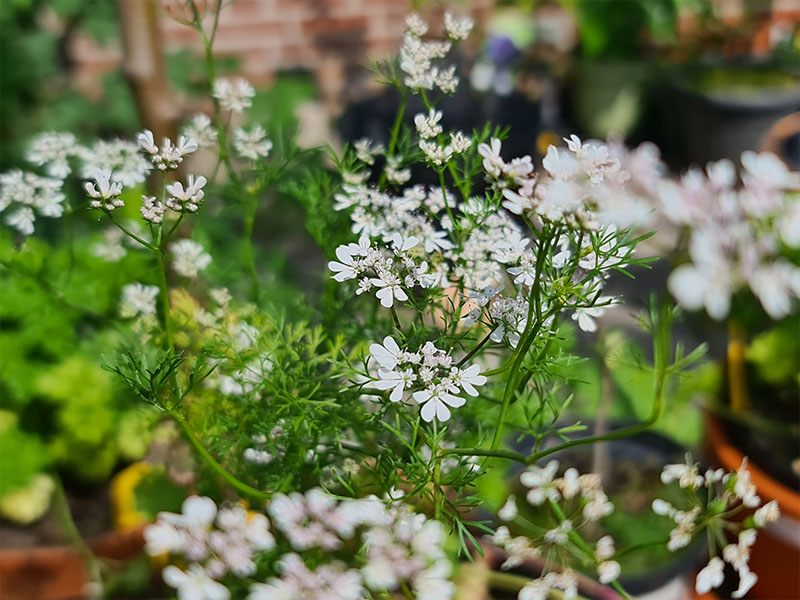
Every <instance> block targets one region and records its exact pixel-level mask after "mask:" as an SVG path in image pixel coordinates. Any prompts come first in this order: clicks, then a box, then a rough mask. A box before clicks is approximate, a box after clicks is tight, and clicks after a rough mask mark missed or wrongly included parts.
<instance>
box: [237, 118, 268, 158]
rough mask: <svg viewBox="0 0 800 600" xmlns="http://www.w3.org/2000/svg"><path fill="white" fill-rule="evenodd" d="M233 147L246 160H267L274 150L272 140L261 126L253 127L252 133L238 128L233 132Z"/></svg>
mask: <svg viewBox="0 0 800 600" xmlns="http://www.w3.org/2000/svg"><path fill="white" fill-rule="evenodd" d="M233 147H234V148H235V149H236V151H237V152H238V153H239V154H240V155H242V156H243V157H244V158H249V159H251V160H258V159H259V158H266V157H267V156H268V155H269V151H270V150H272V140H270V139H268V138H267V132H266V131H264V128H263V127H261V125H253V126H252V127H251V128H250V131H247V130H246V129H244V128H242V127H238V128H237V129H236V130H235V131H234V132H233Z"/></svg>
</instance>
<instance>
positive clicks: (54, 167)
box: [25, 132, 80, 179]
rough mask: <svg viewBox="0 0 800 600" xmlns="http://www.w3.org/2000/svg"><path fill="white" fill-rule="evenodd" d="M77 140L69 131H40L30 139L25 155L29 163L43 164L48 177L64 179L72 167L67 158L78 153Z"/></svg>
mask: <svg viewBox="0 0 800 600" xmlns="http://www.w3.org/2000/svg"><path fill="white" fill-rule="evenodd" d="M79 152H80V151H79V148H78V142H77V140H76V139H75V136H74V135H72V134H71V133H60V132H46V133H40V134H39V135H37V136H36V137H35V138H33V140H32V141H31V144H30V147H29V148H28V152H27V153H26V155H25V158H27V159H28V160H29V161H30V162H31V163H33V164H35V165H39V166H45V171H46V172H47V174H48V175H49V176H50V177H55V178H57V179H64V178H65V177H66V176H67V175H69V174H70V172H71V171H72V169H71V168H70V166H69V158H70V157H71V156H77V155H78V154H79Z"/></svg>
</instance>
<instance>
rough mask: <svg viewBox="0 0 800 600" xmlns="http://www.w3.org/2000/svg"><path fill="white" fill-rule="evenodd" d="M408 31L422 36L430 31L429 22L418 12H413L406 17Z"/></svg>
mask: <svg viewBox="0 0 800 600" xmlns="http://www.w3.org/2000/svg"><path fill="white" fill-rule="evenodd" d="M406 31H408V32H410V33H413V34H414V35H415V36H417V37H422V36H423V35H425V34H426V33H428V24H427V23H426V22H425V21H423V20H422V17H420V16H419V15H418V14H417V13H411V14H410V15H408V16H407V17H406Z"/></svg>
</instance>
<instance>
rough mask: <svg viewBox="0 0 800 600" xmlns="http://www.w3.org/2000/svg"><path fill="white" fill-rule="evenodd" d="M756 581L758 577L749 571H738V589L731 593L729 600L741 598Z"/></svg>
mask: <svg viewBox="0 0 800 600" xmlns="http://www.w3.org/2000/svg"><path fill="white" fill-rule="evenodd" d="M757 581H758V576H757V575H756V574H755V573H753V572H752V571H750V570H749V569H748V570H743V571H739V587H738V588H737V589H736V591H734V592H731V598H743V597H744V596H745V594H747V592H749V591H750V588H752V587H753V586H754V585H755V584H756V582H757Z"/></svg>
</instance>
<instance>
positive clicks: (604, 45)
mask: <svg viewBox="0 0 800 600" xmlns="http://www.w3.org/2000/svg"><path fill="white" fill-rule="evenodd" d="M562 3H564V4H565V5H566V6H568V7H569V8H571V9H572V10H573V11H574V12H575V15H576V18H577V20H578V29H579V33H580V40H581V51H582V53H583V56H585V57H586V58H596V59H597V58H602V59H626V58H627V59H630V58H638V57H639V56H640V54H641V49H642V46H643V43H642V42H643V39H645V37H646V36H647V35H650V36H651V37H653V38H656V39H659V40H662V41H663V40H668V39H671V38H672V37H673V36H674V28H675V14H676V12H675V6H674V1H673V0H562Z"/></svg>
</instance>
